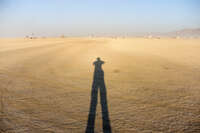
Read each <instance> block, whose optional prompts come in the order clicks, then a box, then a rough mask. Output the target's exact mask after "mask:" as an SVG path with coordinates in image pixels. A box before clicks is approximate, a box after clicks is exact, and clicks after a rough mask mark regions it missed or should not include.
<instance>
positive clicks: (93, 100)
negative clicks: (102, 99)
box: [86, 82, 98, 133]
mask: <svg viewBox="0 0 200 133" xmlns="http://www.w3.org/2000/svg"><path fill="white" fill-rule="evenodd" d="M97 99H98V85H97V84H96V82H93V85H92V93H91V102H90V112H89V116H88V122H87V128H86V133H94V126H95V116H96V107H97Z"/></svg>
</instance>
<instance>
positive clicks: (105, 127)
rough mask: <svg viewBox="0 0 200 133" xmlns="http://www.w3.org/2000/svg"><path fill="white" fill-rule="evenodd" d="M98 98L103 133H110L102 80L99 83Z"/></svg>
mask: <svg viewBox="0 0 200 133" xmlns="http://www.w3.org/2000/svg"><path fill="white" fill-rule="evenodd" d="M100 98H101V109H102V119H103V132H104V133H111V132H112V130H111V126H110V119H109V112H108V105H107V95H106V87H105V83H104V80H102V81H101V83H100Z"/></svg>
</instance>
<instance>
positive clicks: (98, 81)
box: [85, 58, 112, 133]
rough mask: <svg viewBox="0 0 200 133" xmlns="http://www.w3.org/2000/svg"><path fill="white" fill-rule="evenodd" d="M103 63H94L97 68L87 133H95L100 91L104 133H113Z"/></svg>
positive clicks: (100, 61)
mask: <svg viewBox="0 0 200 133" xmlns="http://www.w3.org/2000/svg"><path fill="white" fill-rule="evenodd" d="M102 64H104V61H102V60H101V59H100V58H97V60H96V61H95V62H94V63H93V65H94V66H95V70H94V77H93V84H92V91H91V102H90V112H89V115H88V122H87V127H86V131H85V133H94V128H95V117H96V107H97V101H98V90H100V100H101V110H102V120H103V133H112V130H111V126H110V119H109V112H108V105H107V95H106V86H105V82H104V71H103V69H102Z"/></svg>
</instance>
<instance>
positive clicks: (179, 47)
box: [0, 38, 200, 133]
mask: <svg viewBox="0 0 200 133" xmlns="http://www.w3.org/2000/svg"><path fill="white" fill-rule="evenodd" d="M97 57H100V58H101V60H103V61H104V62H105V63H104V64H103V66H102V68H103V71H104V79H105V85H106V90H107V108H108V111H109V119H110V126H111V129H112V133H199V132H200V39H170V38H161V39H153V38H152V39H145V38H115V39H114V38H43V39H42V38H41V39H23V38H21V39H19V38H17V39H0V93H1V94H0V112H1V113H0V132H1V133H84V132H85V130H86V127H87V120H88V114H89V110H90V100H91V89H92V82H93V73H94V65H93V62H94V61H95V60H96V58H97ZM98 95H99V94H98ZM100 102H101V101H100V95H99V96H98V104H97V109H96V121H95V133H101V132H103V129H102V111H101V104H100Z"/></svg>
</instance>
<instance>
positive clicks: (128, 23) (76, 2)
mask: <svg viewBox="0 0 200 133" xmlns="http://www.w3.org/2000/svg"><path fill="white" fill-rule="evenodd" d="M199 27H200V0H0V37H19V36H25V35H30V34H31V33H34V34H35V35H37V36H59V35H61V34H65V35H88V34H95V35H112V34H113V35H123V34H132V33H138V32H168V31H173V30H179V29H183V28H199Z"/></svg>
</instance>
